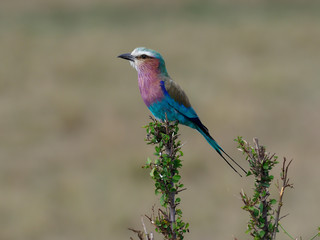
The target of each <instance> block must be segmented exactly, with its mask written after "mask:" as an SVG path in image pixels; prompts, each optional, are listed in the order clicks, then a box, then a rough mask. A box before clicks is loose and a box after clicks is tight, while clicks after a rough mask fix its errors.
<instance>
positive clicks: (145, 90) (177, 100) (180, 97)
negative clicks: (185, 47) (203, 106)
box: [118, 47, 247, 177]
mask: <svg viewBox="0 0 320 240" xmlns="http://www.w3.org/2000/svg"><path fill="white" fill-rule="evenodd" d="M118 58H122V59H125V60H128V61H129V62H130V65H131V66H132V67H134V68H135V69H136V71H137V72H138V85H139V90H140V94H141V97H142V100H143V101H144V103H145V104H146V106H147V107H148V108H149V110H150V111H151V113H152V114H153V115H154V117H155V118H156V119H158V120H161V121H164V120H166V119H167V120H168V121H178V122H179V124H183V125H186V126H188V127H191V128H193V129H196V130H197V131H198V132H199V133H200V134H201V135H202V136H203V137H204V138H205V139H206V140H207V142H208V143H209V144H210V145H211V147H212V148H213V149H214V150H215V151H216V152H217V153H218V154H219V155H220V156H221V157H222V158H223V160H224V161H225V162H226V163H227V164H228V165H229V166H230V167H231V168H232V169H233V170H234V171H235V172H236V173H238V174H239V175H240V176H241V177H242V175H241V174H240V173H239V172H238V171H237V170H236V169H235V167H234V166H233V165H231V163H230V162H229V161H228V160H227V158H228V159H230V160H231V161H232V162H233V163H234V164H236V165H237V166H238V167H239V168H240V169H241V170H242V171H243V172H244V173H245V174H247V172H246V170H244V169H243V168H242V167H241V166H240V165H239V164H238V163H237V162H236V161H235V160H234V159H233V158H232V157H230V155H229V154H227V153H226V152H225V151H224V150H223V149H222V147H220V145H219V144H218V143H217V142H216V141H215V140H214V139H213V137H212V136H211V135H210V133H209V130H208V129H207V128H206V127H205V126H204V125H203V123H202V122H201V121H200V118H199V117H198V115H197V113H196V112H195V110H194V109H193V107H192V106H191V104H190V101H189V98H188V96H187V95H186V93H185V92H184V91H183V90H182V88H181V87H180V86H179V85H178V84H177V83H176V82H175V81H173V80H172V78H171V77H170V76H169V74H168V72H167V69H166V65H165V61H164V59H163V57H162V56H161V54H160V53H158V52H156V51H155V50H152V49H148V48H145V47H137V48H135V49H134V50H133V51H132V52H131V53H124V54H121V55H119V56H118Z"/></svg>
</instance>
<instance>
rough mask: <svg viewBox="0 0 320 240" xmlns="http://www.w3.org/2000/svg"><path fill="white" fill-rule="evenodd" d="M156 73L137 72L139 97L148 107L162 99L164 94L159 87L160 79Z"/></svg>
mask: <svg viewBox="0 0 320 240" xmlns="http://www.w3.org/2000/svg"><path fill="white" fill-rule="evenodd" d="M157 75H158V74H146V73H145V72H144V73H138V83H139V89H140V94H141V97H142V99H143V101H144V103H145V104H146V105H147V107H149V106H150V105H151V104H153V103H155V102H159V101H161V100H162V99H163V97H164V94H163V91H162V89H161V85H160V82H161V79H160V77H159V76H157Z"/></svg>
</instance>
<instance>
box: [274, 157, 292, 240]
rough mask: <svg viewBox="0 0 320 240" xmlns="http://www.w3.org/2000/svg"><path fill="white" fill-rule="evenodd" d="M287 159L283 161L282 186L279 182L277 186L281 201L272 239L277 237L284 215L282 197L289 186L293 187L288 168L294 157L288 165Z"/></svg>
mask: <svg viewBox="0 0 320 240" xmlns="http://www.w3.org/2000/svg"><path fill="white" fill-rule="evenodd" d="M286 161H287V159H286V158H285V157H284V158H283V163H282V168H281V180H282V187H281V188H280V186H279V184H278V186H277V187H278V190H279V201H278V209H277V210H276V216H275V227H274V230H273V236H272V239H276V233H277V229H278V225H279V224H280V223H279V221H280V219H281V218H282V217H280V211H281V207H282V205H283V201H282V199H283V195H284V191H285V189H286V188H287V187H290V188H293V185H292V184H290V183H289V178H288V170H289V166H290V164H291V162H292V159H291V160H290V162H289V163H288V164H287V165H286ZM280 226H281V225H280ZM281 228H282V226H281Z"/></svg>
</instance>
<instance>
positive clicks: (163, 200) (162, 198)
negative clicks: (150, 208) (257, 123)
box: [160, 194, 166, 207]
mask: <svg viewBox="0 0 320 240" xmlns="http://www.w3.org/2000/svg"><path fill="white" fill-rule="evenodd" d="M160 204H161V206H163V207H165V205H166V202H165V195H164V194H162V195H161V197H160Z"/></svg>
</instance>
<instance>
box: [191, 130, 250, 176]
mask: <svg viewBox="0 0 320 240" xmlns="http://www.w3.org/2000/svg"><path fill="white" fill-rule="evenodd" d="M196 129H197V130H198V131H199V132H200V133H201V135H202V136H204V138H205V139H206V140H207V141H208V143H209V144H210V146H211V147H213V149H214V150H216V151H217V153H218V154H219V155H220V156H221V157H222V158H223V160H224V161H225V162H226V163H227V164H228V165H229V166H230V167H231V168H232V169H233V170H234V171H235V172H236V173H238V174H239V175H240V177H242V175H241V174H240V173H239V172H238V171H237V170H236V169H235V168H234V167H233V166H232V165H231V163H230V162H229V161H228V160H227V159H226V158H225V156H223V154H225V155H226V156H227V157H228V158H229V159H230V160H231V161H232V162H233V163H234V164H236V165H237V166H238V167H239V168H240V169H241V170H242V171H243V172H244V173H245V174H247V171H246V170H244V169H243V168H242V167H241V166H240V165H239V164H238V163H237V162H236V161H235V160H234V159H233V158H232V157H230V156H229V154H227V153H226V152H225V151H224V150H223V149H222V148H221V147H220V146H219V144H218V143H217V142H216V141H215V140H214V139H213V138H212V137H211V136H210V134H209V131H208V129H207V128H206V127H204V126H203V125H202V126H197V127H196Z"/></svg>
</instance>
